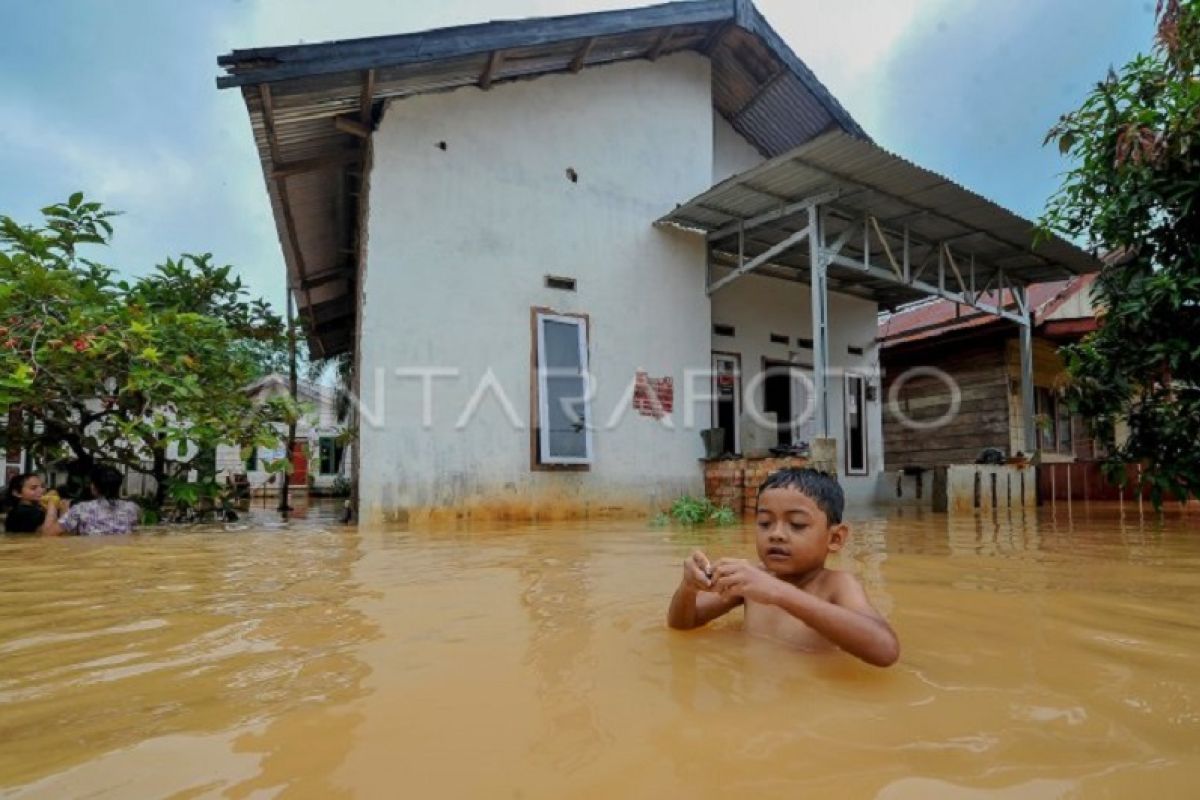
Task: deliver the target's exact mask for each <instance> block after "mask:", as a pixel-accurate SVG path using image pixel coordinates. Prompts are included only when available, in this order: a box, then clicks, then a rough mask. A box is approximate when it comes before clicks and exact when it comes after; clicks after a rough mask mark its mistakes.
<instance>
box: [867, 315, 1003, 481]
mask: <svg viewBox="0 0 1200 800" xmlns="http://www.w3.org/2000/svg"><path fill="white" fill-rule="evenodd" d="M925 365H931V366H936V367H937V368H939V369H941V370H943V371H944V372H946V373H947V374H948V375H950V377H951V378H953V379H954V381H955V382H956V383H957V384H958V387H959V390H960V392H961V397H962V404H961V406H960V407H959V411H958V414H957V415H956V416H955V417H954V418H953V419H952V420H949V421H948V422H947V423H946V424H945V425H943V426H941V427H938V428H934V429H928V430H913V429H910V428H908V427H906V426H905V425H904V424H903V423H902V422H901V420H900V417H898V416H897V415H896V414H895V413H894V412H893V406H892V403H891V402H889V398H891V396H892V392H891V390H892V386H893V384H894V383H895V381H896V380H897V378H899V377H900V376H901V375H902V374H903V373H904V371H905V370H906V369H908V368H911V367H914V366H925ZM883 367H884V377H883V397H882V398H881V399H882V400H883V440H884V450H883V452H884V466H885V469H889V470H892V469H900V468H902V467H908V466H919V467H934V466H938V465H944V464H955V463H958V464H971V463H974V461H975V459H976V458H977V457H978V456H979V452H980V451H981V450H982V449H983V448H985V447H999V448H1001V449H1002V450H1004V451H1005V452H1006V453H1007V452H1008V448H1009V436H1010V434H1009V400H1008V393H1009V385H1008V384H1009V378H1008V373H1007V369H1006V363H1005V346H1004V343H1003V341H998V340H996V339H992V340H990V341H987V340H985V341H981V342H975V343H961V342H954V343H952V344H949V345H943V346H934V347H931V348H924V349H922V350H920V351H917V352H915V353H909V354H899V355H897V354H895V353H892V354H890V355H889V352H888V351H887V350H884V351H883ZM896 399H897V406H898V407H899V409H900V411H901V412H902V413H903V414H905V415H907V416H908V417H909V418H911V419H913V420H917V421H925V420H932V419H936V418H937V417H939V416H941V415H942V414H944V413H945V412H946V411H947V410H948V409H949V407H950V399H951V397H950V389H949V388H948V387H947V386H946V384H945V383H943V382H942V381H940V380H938V379H936V378H933V377H916V378H913V379H911V380H908V381H905V382H903V383H902V385H901V387H900V390H899V392H898V393H897V396H896Z"/></svg>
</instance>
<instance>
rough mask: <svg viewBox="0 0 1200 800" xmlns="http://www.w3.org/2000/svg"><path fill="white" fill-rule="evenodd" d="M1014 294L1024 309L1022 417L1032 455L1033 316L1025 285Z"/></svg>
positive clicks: (1027, 448) (1034, 434)
mask: <svg viewBox="0 0 1200 800" xmlns="http://www.w3.org/2000/svg"><path fill="white" fill-rule="evenodd" d="M1012 292H1013V294H1014V295H1017V294H1019V295H1020V297H1019V299H1018V301H1017V303H1018V306H1020V307H1021V308H1022V309H1023V310H1022V313H1021V317H1022V321H1021V323H1020V333H1021V419H1022V421H1023V422H1024V429H1025V453H1026V455H1030V456H1032V455H1033V454H1034V453H1036V452H1037V449H1038V446H1037V426H1036V425H1035V424H1034V418H1033V415H1034V402H1033V317H1032V315H1031V314H1030V313H1029V306H1028V296H1027V295H1026V294H1025V287H1024V286H1021V287H1016V286H1014V287H1013V289H1012Z"/></svg>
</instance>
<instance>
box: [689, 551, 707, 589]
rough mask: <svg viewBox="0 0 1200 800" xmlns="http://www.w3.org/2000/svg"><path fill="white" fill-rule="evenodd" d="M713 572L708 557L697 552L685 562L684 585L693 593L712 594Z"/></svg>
mask: <svg viewBox="0 0 1200 800" xmlns="http://www.w3.org/2000/svg"><path fill="white" fill-rule="evenodd" d="M711 572H712V564H710V563H709V561H708V556H706V555H704V553H702V552H700V551H699V550H697V551H695V552H694V553H692V554H691V555H690V556H688V557H687V558H685V559H684V560H683V585H684V586H686V587H688V588H689V589H692V590H693V591H697V592H711V591H712V590H713V589H712V581H711V580H710V579H709V574H710V573H711Z"/></svg>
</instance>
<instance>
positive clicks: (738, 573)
mask: <svg viewBox="0 0 1200 800" xmlns="http://www.w3.org/2000/svg"><path fill="white" fill-rule="evenodd" d="M781 583H783V581H781V580H779V579H778V578H776V577H775V576H774V575H772V574H771V573H769V572H767V571H766V570H765V569H762V568H761V567H757V566H755V565H754V564H751V563H750V562H749V561H747V560H745V559H744V558H722V559H721V560H720V561H718V562H717V566H716V569H715V570H713V581H712V591H714V592H717V593H718V594H720V595H721V597H724V598H730V597H741V598H743V599H745V600H753V601H754V602H756V603H774V602H775V598H776V597H777V596H778V593H779V585H780V584H781Z"/></svg>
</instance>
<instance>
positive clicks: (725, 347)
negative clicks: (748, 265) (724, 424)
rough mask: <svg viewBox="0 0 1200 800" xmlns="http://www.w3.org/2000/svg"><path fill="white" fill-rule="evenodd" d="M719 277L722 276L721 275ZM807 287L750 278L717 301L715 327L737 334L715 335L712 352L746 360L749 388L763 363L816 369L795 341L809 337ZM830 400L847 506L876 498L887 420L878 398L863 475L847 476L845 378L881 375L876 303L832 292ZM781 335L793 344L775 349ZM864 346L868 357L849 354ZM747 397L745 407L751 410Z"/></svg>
mask: <svg viewBox="0 0 1200 800" xmlns="http://www.w3.org/2000/svg"><path fill="white" fill-rule="evenodd" d="M721 274H722V272H721V271H718V272H717V273H716V275H717V276H718V277H719V276H720V275H721ZM810 298H811V295H810V293H809V287H808V286H807V285H805V284H801V283H796V282H793V281H786V280H782V279H780V278H772V277H768V276H763V275H754V274H751V275H747V276H744V277H742V278H739V279H738V280H736V281H734V282H733V283H730V284H728V285H726V286H725V287H724V288H722V289H720V290H719V291H718V292H717V293H716V294H714V295H713V296H712V318H713V323H714V324H725V325H732V326H734V331H735V335H734V336H732V337H728V336H713V337H712V343H713V344H712V349H713V350H714V351H721V352H728V353H736V354H737V355H738V356H739V357H740V360H741V368H742V385H743V387H751V386H752V379H753V377H754V375H755V374H757V373H759V372H761V371H762V369H763V360H764V359H770V360H772V361H788V360H790V357H791V356H792V355H793V354H795V355H796V359H795V360H796V361H797V362H800V363H804V364H812V352H811V351H810V350H805V349H801V348H800V347H799V346H798V345H797V344H796V340H797V339H798V338H804V339H811V338H812V308H811V299H810ZM828 306H829V328H830V330H829V362H830V372H831V375H830V376H829V386H828V395H829V402H830V409H829V420H830V428H831V431H830V432H831V434H832V435H833V437H834V438H836V439H837V441H838V473H839V480H840V481H841V483H842V486H843V488H844V489H845V492H846V497H847V501H848V502H856V503H861V502H867V501H870V500H874V499H877V492H878V487H879V485H880V475H881V474H882V471H883V418H882V406H881V403H880V401H879V400H878V399H876V400H875V401H868V403H867V412H868V413H867V464H868V474H867V475H865V476H852V475H846V474H845V472H846V449H845V439H846V437H845V384H844V382H843V379H842V371H844V370H852V371H855V372H857V373H860V374H864V375H868V376H871V375H876V374H877V371H878V363H879V355H878V349H877V346H876V344H875V330H876V313H877V307H876V304H875V303H872V302H869V301H866V300H862V299H860V298H857V297H850V296H848V295H843V294H837V293H834V292H830V294H829V299H828ZM773 333H774V334H783V335H786V336H787V337H788V340H789V344H788V345H782V344H774V343H772V342H771V334H773ZM852 346H853V347H861V348H862V349H863V355H861V356H858V355H851V354H850V353H849V352H848V348H849V347H852ZM752 394H753V401H754V402H755V403H756V404H757V405H756V407H757V408H760V409H761V408H762V388H761V385H760V386H759V387H758V388H757V391H754V392H753V393H752ZM750 400H751V398H750V397H746V398H745V400H744V403H749V402H750Z"/></svg>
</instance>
